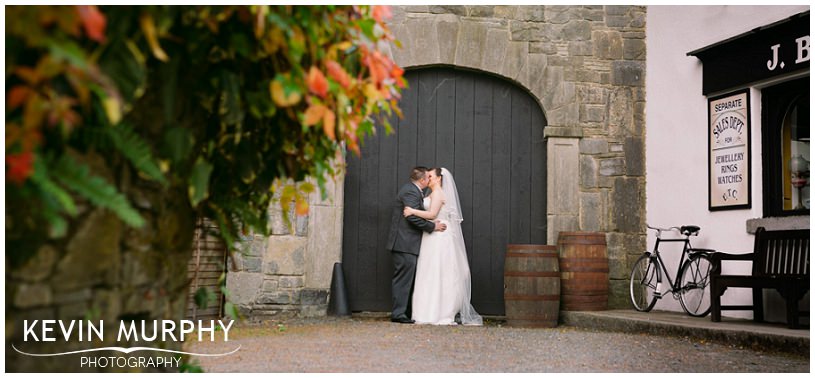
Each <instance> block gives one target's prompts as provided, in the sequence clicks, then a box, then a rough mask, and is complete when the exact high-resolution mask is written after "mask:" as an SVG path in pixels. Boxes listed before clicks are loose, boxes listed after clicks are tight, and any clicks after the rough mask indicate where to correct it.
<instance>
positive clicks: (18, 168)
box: [6, 151, 34, 185]
mask: <svg viewBox="0 0 815 378" xmlns="http://www.w3.org/2000/svg"><path fill="white" fill-rule="evenodd" d="M32 173H34V154H33V153H32V152H31V151H28V152H23V153H19V154H13V155H6V179H7V180H8V181H10V182H13V183H15V184H17V185H22V184H23V183H24V182H25V180H26V179H28V177H29V176H31V174H32Z"/></svg>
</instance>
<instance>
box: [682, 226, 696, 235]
mask: <svg viewBox="0 0 815 378" xmlns="http://www.w3.org/2000/svg"><path fill="white" fill-rule="evenodd" d="M699 230H701V228H700V227H699V226H691V225H688V226H682V227H680V228H679V232H681V233H683V234H685V235H690V234H693V233H696V232H699Z"/></svg>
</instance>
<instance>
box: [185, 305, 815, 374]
mask: <svg viewBox="0 0 815 378" xmlns="http://www.w3.org/2000/svg"><path fill="white" fill-rule="evenodd" d="M229 336H230V339H229V342H226V343H225V342H223V341H221V342H205V343H198V342H194V343H189V344H187V346H186V350H187V351H190V352H195V353H223V352H226V351H230V350H233V349H234V348H235V347H236V346H237V345H240V350H239V351H238V352H236V353H234V354H232V355H229V356H224V357H196V358H197V360H198V362H199V364H200V366H201V367H203V368H204V370H205V371H207V372H289V373H298V372H312V373H317V372H339V373H351V372H365V373H411V372H425V373H428V372H482V373H497V372H560V373H570V372H599V373H606V372H618V373H645V372H676V373H680V372H681V373H686V372H693V373H697V372H705V373H712V372H726V373H735V372H751V373H753V372H777V373H781V372H808V371H809V358H808V357H803V356H795V355H788V354H781V353H770V352H761V351H756V350H751V349H740V348H738V347H733V346H726V345H721V344H713V343H708V342H706V341H705V340H694V339H688V338H676V337H664V336H651V335H646V334H623V333H612V332H595V331H589V330H584V329H579V328H573V327H565V326H560V327H558V328H554V329H532V328H510V327H506V326H505V325H503V324H500V323H496V322H488V324H487V325H486V326H484V327H464V326H425V325H422V326H420V325H403V324H394V323H391V322H389V321H387V320H386V319H370V318H352V319H348V318H346V319H336V318H324V319H294V320H289V321H285V322H280V323H278V322H274V323H267V324H264V325H262V326H246V325H244V326H238V325H235V326H234V327H233V328H232V330H230V332H229Z"/></svg>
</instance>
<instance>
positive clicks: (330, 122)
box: [323, 109, 337, 140]
mask: <svg viewBox="0 0 815 378" xmlns="http://www.w3.org/2000/svg"><path fill="white" fill-rule="evenodd" d="M336 118H337V117H336V116H335V115H334V112H333V111H331V110H330V109H326V112H325V116H323V132H325V135H327V136H328V137H329V138H331V140H337V136H336V135H335V134H334V125H335V123H336Z"/></svg>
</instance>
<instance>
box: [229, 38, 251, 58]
mask: <svg viewBox="0 0 815 378" xmlns="http://www.w3.org/2000/svg"><path fill="white" fill-rule="evenodd" d="M229 45H230V47H232V48H233V49H235V51H236V52H237V53H238V54H239V55H240V56H243V57H248V56H249V55H251V53H252V49H251V46H250V43H249V38H247V37H246V35H245V34H243V33H235V34H232V35H231V36H230V38H229Z"/></svg>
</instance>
